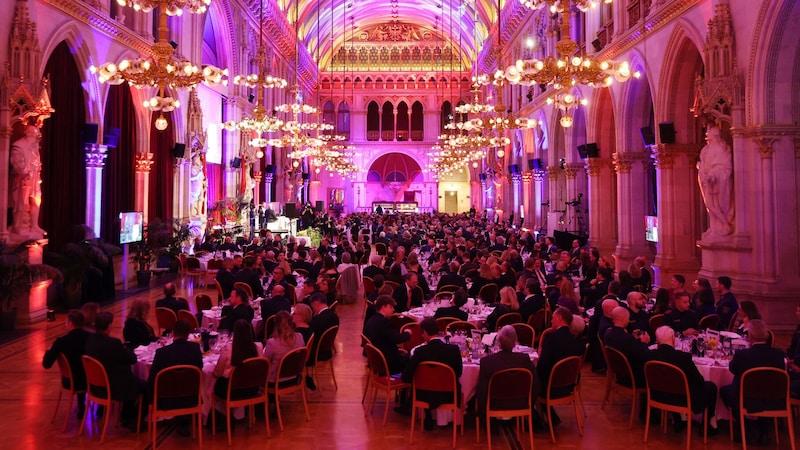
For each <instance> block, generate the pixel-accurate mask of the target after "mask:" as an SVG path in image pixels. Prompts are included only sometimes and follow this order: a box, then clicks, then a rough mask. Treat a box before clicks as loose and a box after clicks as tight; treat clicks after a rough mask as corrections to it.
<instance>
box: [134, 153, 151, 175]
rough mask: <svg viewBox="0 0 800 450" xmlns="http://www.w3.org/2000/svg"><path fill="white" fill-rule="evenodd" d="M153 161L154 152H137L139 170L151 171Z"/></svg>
mask: <svg viewBox="0 0 800 450" xmlns="http://www.w3.org/2000/svg"><path fill="white" fill-rule="evenodd" d="M153 162H154V161H153V154H152V153H136V159H135V163H136V171H137V172H150V168H151V167H152V166H153Z"/></svg>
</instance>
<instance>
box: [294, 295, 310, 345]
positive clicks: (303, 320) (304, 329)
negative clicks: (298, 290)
mask: <svg viewBox="0 0 800 450" xmlns="http://www.w3.org/2000/svg"><path fill="white" fill-rule="evenodd" d="M313 315H314V313H313V312H312V311H311V307H310V306H308V305H306V304H305V303H298V304H297V305H295V307H294V312H293V313H292V322H293V323H294V330H295V331H296V332H298V333H300V335H301V336H303V342H305V343H308V340H309V339H311V336H313V335H314V331H312V330H311V327H309V323H310V322H311V318H312V317H313Z"/></svg>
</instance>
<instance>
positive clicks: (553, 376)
mask: <svg viewBox="0 0 800 450" xmlns="http://www.w3.org/2000/svg"><path fill="white" fill-rule="evenodd" d="M580 374H581V357H580V356H570V357H568V358H564V359H562V360H561V361H559V362H557V363H556V365H555V366H553V369H552V370H551V371H550V382H549V383H548V386H549V389H550V390H551V391H552V390H553V389H561V388H566V387H570V388H574V387H575V386H576V385H577V384H578V377H579V376H580Z"/></svg>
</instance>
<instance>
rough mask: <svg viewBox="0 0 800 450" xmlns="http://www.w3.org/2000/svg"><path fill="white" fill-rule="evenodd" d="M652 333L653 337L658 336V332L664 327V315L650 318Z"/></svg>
mask: <svg viewBox="0 0 800 450" xmlns="http://www.w3.org/2000/svg"><path fill="white" fill-rule="evenodd" d="M649 323H650V333H651V335H652V336H655V335H656V330H657V329H658V327H660V326H661V325H664V315H663V314H656V315H654V316H653V317H651V318H650V322H649Z"/></svg>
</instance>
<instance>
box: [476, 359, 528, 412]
mask: <svg viewBox="0 0 800 450" xmlns="http://www.w3.org/2000/svg"><path fill="white" fill-rule="evenodd" d="M532 391H533V372H531V371H530V370H528V369H521V368H512V369H504V370H500V371H498V372H495V373H494V375H492V377H491V378H490V379H489V391H488V392H489V395H488V399H489V401H488V402H487V408H488V409H490V410H499V409H503V408H498V407H496V406H495V403H501V404H502V403H503V401H507V400H517V399H520V400H526V401H527V403H526V405H527V406H525V409H529V408H530V407H531V393H532ZM506 409H507V408H506ZM514 409H522V408H514Z"/></svg>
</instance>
